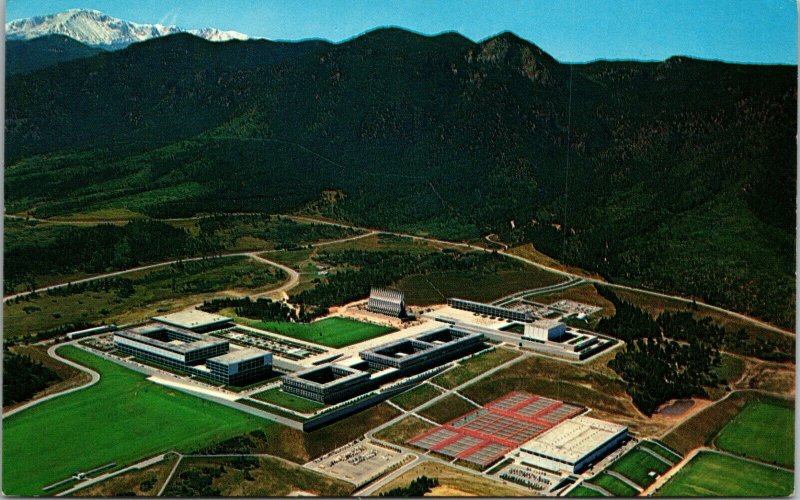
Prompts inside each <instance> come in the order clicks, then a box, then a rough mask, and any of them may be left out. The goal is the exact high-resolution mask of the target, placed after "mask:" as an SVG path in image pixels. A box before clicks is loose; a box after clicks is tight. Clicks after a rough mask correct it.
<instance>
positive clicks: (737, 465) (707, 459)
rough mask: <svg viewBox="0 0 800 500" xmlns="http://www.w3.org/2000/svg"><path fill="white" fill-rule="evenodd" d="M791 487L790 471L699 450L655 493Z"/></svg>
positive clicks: (755, 492)
mask: <svg viewBox="0 0 800 500" xmlns="http://www.w3.org/2000/svg"><path fill="white" fill-rule="evenodd" d="M793 489H794V475H793V474H792V472H790V471H784V470H779V469H774V468H772V467H768V466H766V465H759V464H756V463H753V462H748V461H746V460H742V459H739V458H736V457H732V456H729V455H721V454H719V453H712V452H702V453H699V454H698V455H697V456H696V457H694V458H693V459H692V460H691V462H689V463H688V464H686V465H685V466H684V467H683V469H681V470H680V471H679V472H678V473H677V474H676V475H675V476H674V477H673V478H672V479H670V480H669V482H667V484H665V485H664V486H663V487H661V489H659V490H658V492H657V493H656V495H658V496H667V497H686V496H722V497H750V496H759V497H767V496H786V495H791V494H792V491H793Z"/></svg>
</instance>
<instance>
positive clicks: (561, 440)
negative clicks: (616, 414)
mask: <svg viewBox="0 0 800 500" xmlns="http://www.w3.org/2000/svg"><path fill="white" fill-rule="evenodd" d="M627 437H628V428H627V427H625V426H624V425H619V424H614V423H611V422H606V421H604V420H598V419H596V418H592V417H587V416H585V415H580V416H577V417H574V418H571V419H568V420H565V421H563V422H561V423H560V424H558V425H556V426H555V427H553V428H551V429H549V430H547V431H545V432H543V433H541V434H539V435H538V436H536V437H534V438H533V439H531V440H530V441H528V442H527V443H525V444H524V445H522V447H521V448H520V450H519V458H518V460H519V461H520V462H522V463H524V464H528V465H533V466H535V467H540V468H542V469H546V470H550V471H554V472H561V471H567V472H569V473H578V472H581V471H583V470H584V469H586V468H587V467H588V466H590V465H592V464H593V463H595V462H596V461H597V460H598V459H600V458H602V457H603V456H605V455H606V454H607V453H608V452H609V451H611V450H612V449H614V448H615V447H616V446H617V445H619V444H620V442H622V441H623V440H624V439H625V438H627Z"/></svg>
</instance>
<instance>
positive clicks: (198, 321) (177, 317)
mask: <svg viewBox="0 0 800 500" xmlns="http://www.w3.org/2000/svg"><path fill="white" fill-rule="evenodd" d="M153 321H157V322H159V323H162V324H165V325H168V326H173V327H177V328H183V329H184V330H191V331H193V332H197V333H207V332H212V331H214V330H221V329H223V328H229V327H232V326H233V320H232V319H231V318H228V317H227V316H220V315H219V314H211V313H207V312H205V311H201V310H199V309H189V310H186V311H180V312H176V313H173V314H166V315H164V316H156V317H154V318H153Z"/></svg>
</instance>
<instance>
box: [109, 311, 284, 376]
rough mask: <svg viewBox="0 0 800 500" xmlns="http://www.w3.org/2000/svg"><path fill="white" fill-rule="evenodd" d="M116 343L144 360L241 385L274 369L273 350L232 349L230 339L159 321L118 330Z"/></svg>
mask: <svg viewBox="0 0 800 500" xmlns="http://www.w3.org/2000/svg"><path fill="white" fill-rule="evenodd" d="M114 344H115V345H116V346H117V348H118V349H119V350H120V351H122V352H124V353H127V354H130V355H132V356H136V357H138V358H141V359H143V360H145V361H150V362H154V363H158V364H160V365H163V366H166V367H168V368H172V369H176V370H180V371H185V372H189V373H192V374H195V375H199V376H202V377H205V378H207V379H210V380H213V381H214V382H219V383H223V384H232V385H241V384H244V383H248V382H250V381H253V380H258V379H259V378H262V377H263V376H264V375H266V374H268V373H269V372H270V371H271V370H272V353H270V352H267V351H262V350H261V349H252V348H248V349H237V350H230V346H229V344H228V341H227V340H224V339H219V338H216V337H212V336H209V335H203V334H199V333H195V332H192V331H189V330H183V329H178V328H174V327H166V326H162V325H157V324H153V325H146V326H142V327H138V328H132V329H129V330H122V331H119V332H116V333H114Z"/></svg>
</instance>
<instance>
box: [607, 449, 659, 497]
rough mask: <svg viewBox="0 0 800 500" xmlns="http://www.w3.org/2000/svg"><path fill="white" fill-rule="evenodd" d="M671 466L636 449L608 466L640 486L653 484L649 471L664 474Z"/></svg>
mask: <svg viewBox="0 0 800 500" xmlns="http://www.w3.org/2000/svg"><path fill="white" fill-rule="evenodd" d="M670 468H671V467H670V466H669V465H667V464H665V463H664V462H662V461H661V460H659V459H657V458H655V457H654V456H652V455H650V454H648V453H646V452H644V451H641V450H637V449H633V450H631V451H629V452H628V453H626V454H625V455H623V456H622V458H620V459H619V460H617V461H616V462H614V463H613V464H611V466H610V467H609V468H608V469H609V470H613V471H614V472H618V473H620V474H622V475H623V476H625V477H627V478H628V479H630V480H631V481H633V482H634V483H636V484H638V485H639V486H641V487H642V488H646V487H648V486H650V485H651V484H653V481H655V479H654V478H652V477H650V476H649V473H650V471H656V472H657V473H658V474H659V475H662V474H664V473H665V472H666V471H668V470H669V469H670Z"/></svg>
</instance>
